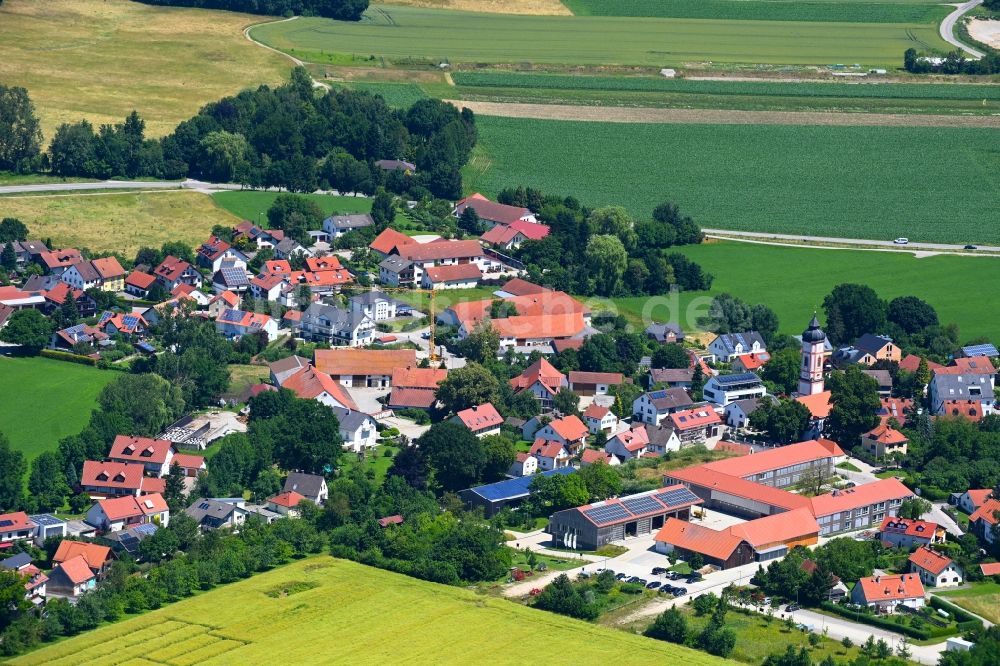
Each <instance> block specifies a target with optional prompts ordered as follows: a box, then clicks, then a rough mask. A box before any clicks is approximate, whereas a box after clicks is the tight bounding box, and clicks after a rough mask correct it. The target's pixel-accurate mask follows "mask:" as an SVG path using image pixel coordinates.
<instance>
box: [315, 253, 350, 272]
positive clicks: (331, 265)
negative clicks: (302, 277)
mask: <svg viewBox="0 0 1000 666" xmlns="http://www.w3.org/2000/svg"><path fill="white" fill-rule="evenodd" d="M343 269H344V266H343V264H341V263H340V258H339V257H336V256H334V255H330V256H328V257H306V270H309V271H312V272H313V273H321V272H323V271H339V270H343Z"/></svg>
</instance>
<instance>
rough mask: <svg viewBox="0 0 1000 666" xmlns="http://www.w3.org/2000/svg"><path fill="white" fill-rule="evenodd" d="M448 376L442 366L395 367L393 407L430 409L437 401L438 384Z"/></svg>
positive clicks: (393, 372) (391, 396) (391, 401)
mask: <svg viewBox="0 0 1000 666" xmlns="http://www.w3.org/2000/svg"><path fill="white" fill-rule="evenodd" d="M447 377H448V371H447V370H444V369H441V368H414V367H405V368H393V371H392V393H391V394H390V396H389V403H388V404H389V407H390V408H391V409H408V408H413V409H430V408H431V407H432V406H434V403H435V402H437V397H436V394H437V390H438V386H439V385H440V384H441V382H443V381H444V380H445V378H447Z"/></svg>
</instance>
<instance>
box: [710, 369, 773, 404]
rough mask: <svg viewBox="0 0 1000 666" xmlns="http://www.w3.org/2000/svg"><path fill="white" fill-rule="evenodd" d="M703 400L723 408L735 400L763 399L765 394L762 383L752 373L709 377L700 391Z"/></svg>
mask: <svg viewBox="0 0 1000 666" xmlns="http://www.w3.org/2000/svg"><path fill="white" fill-rule="evenodd" d="M702 394H703V395H704V396H705V400H707V401H709V402H711V403H713V404H716V405H719V406H720V407H725V406H726V405H728V404H729V403H731V402H734V401H736V400H750V399H754V398H763V397H764V396H765V395H766V394H767V389H766V388H765V387H764V382H763V381H761V378H760V377H759V376H757V375H756V374H754V373H752V372H744V373H741V374H738V375H716V376H715V377H710V378H709V379H708V381H707V382H705V386H704V388H703V389H702Z"/></svg>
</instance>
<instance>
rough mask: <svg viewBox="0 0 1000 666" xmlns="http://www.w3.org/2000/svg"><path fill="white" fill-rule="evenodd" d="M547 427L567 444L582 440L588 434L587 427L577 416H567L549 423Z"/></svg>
mask: <svg viewBox="0 0 1000 666" xmlns="http://www.w3.org/2000/svg"><path fill="white" fill-rule="evenodd" d="M549 427H550V428H552V429H553V430H554V431H555V432H556V434H557V435H559V436H560V437H562V438H563V439H564V440H566V441H567V442H574V441H576V440H578V439H583V438H584V437H586V436H587V435H588V434H589V433H590V430H589V429H588V428H587V425H586V424H585V423H584V422H583V421H581V420H580V417H579V416H576V415H575V414H570V415H569V416H564V417H562V418H561V419H556V420H555V421H552V422H551V423H549Z"/></svg>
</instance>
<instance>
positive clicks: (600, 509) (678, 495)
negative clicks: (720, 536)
mask: <svg viewBox="0 0 1000 666" xmlns="http://www.w3.org/2000/svg"><path fill="white" fill-rule="evenodd" d="M700 503H701V500H700V499H698V497H696V496H695V495H694V494H693V493H691V491H689V490H688V489H687V488H685V487H684V486H668V487H666V488H661V489H659V490H651V491H647V492H644V493H638V494H635V495H627V496H625V497H621V498H612V499H608V500H604V501H603V502H596V503H594V504H585V505H583V506H579V507H576V508H574V509H566V510H564V511H557V512H556V513H554V514H552V516H551V517H550V518H549V525H548V527H546V531H547V532H548V533H549V534H551V535H552V541H553V543H555V544H557V545H559V546H562V547H563V548H575V549H581V550H597V549H598V548H600V547H601V546H605V545H607V544H609V543H611V542H612V541H622V540H624V539H626V538H628V537H635V536H641V535H644V534H650V533H652V532H654V531H656V530H658V529H660V528H662V527H663V525H664V524H665V522H667V521H668V520H677V521H678V522H684V521H686V520H688V518H689V517H690V513H691V507H692V506H695V505H697V504H700ZM678 519H679V520H678ZM685 524H687V523H685Z"/></svg>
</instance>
